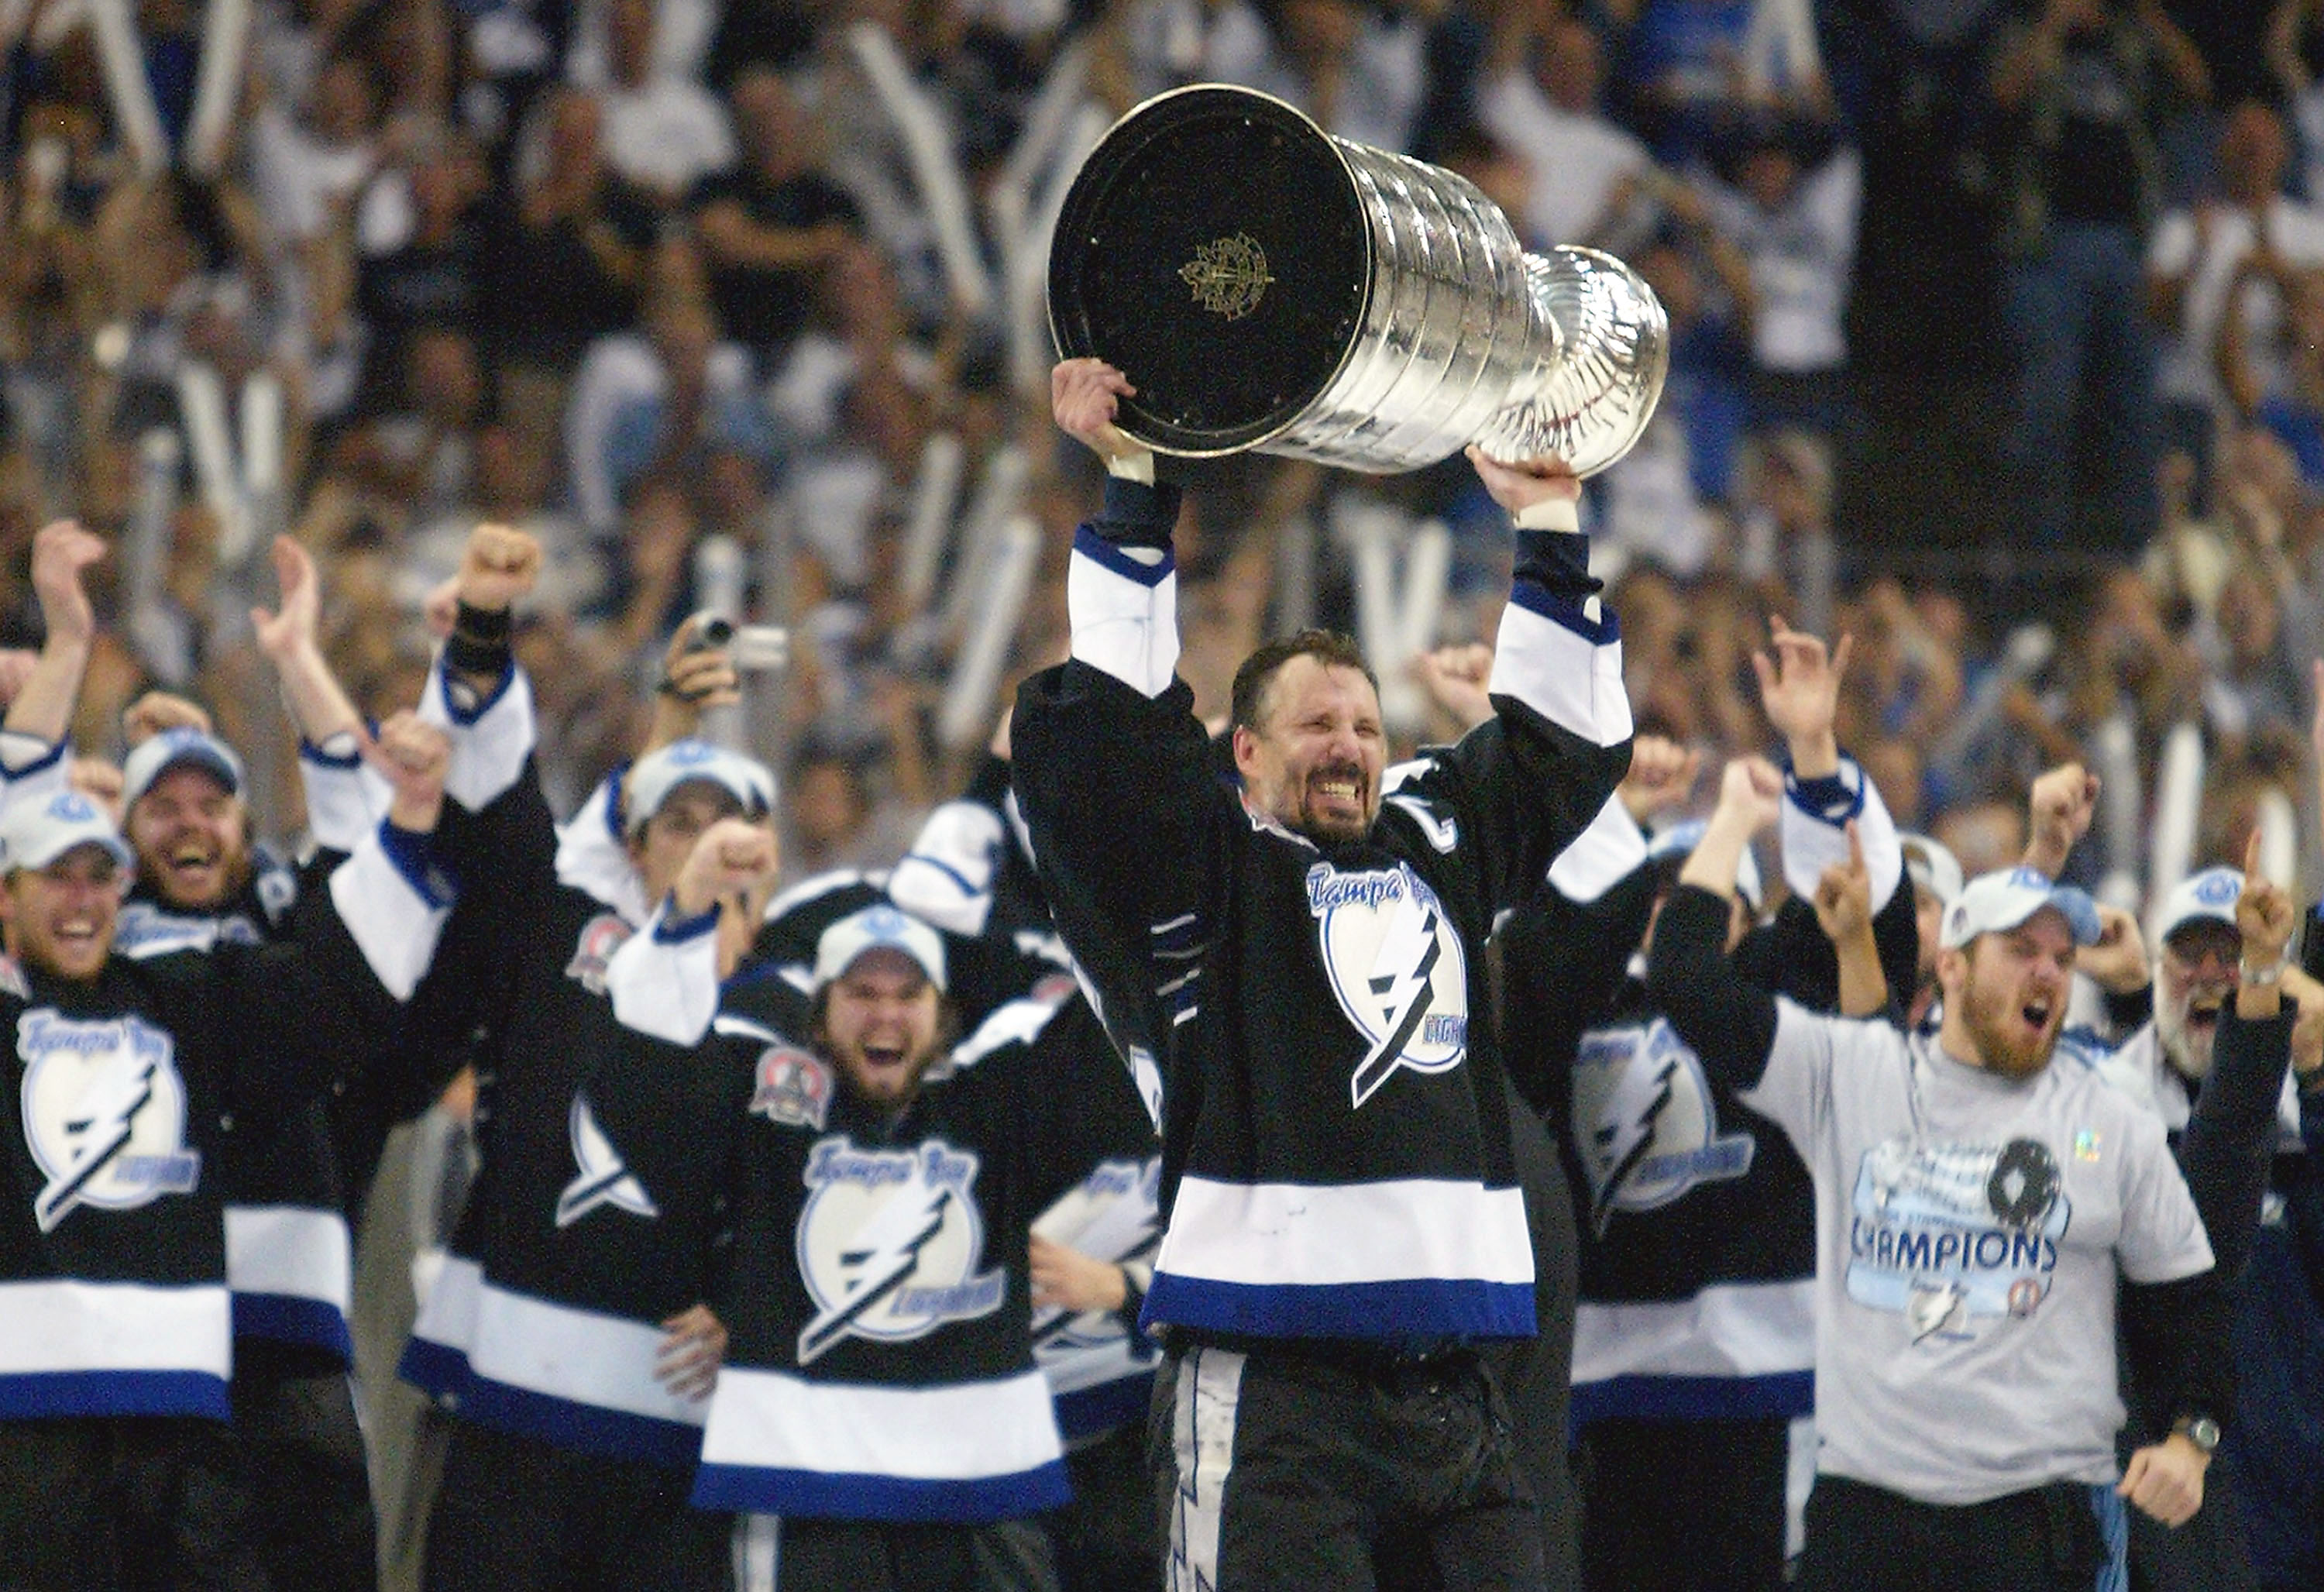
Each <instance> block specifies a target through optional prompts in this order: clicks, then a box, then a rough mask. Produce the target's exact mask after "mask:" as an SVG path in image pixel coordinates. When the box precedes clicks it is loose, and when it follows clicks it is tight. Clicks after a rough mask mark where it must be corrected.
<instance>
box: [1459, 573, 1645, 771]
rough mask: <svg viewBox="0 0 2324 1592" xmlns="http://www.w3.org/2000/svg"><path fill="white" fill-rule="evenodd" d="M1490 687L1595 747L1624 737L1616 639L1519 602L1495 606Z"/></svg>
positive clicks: (1626, 715)
mask: <svg viewBox="0 0 2324 1592" xmlns="http://www.w3.org/2000/svg"><path fill="white" fill-rule="evenodd" d="M1491 688H1492V690H1493V692H1494V693H1495V694H1496V695H1502V696H1514V697H1516V698H1517V700H1518V701H1519V702H1522V703H1524V704H1526V706H1527V707H1529V708H1531V709H1533V710H1534V712H1535V713H1539V714H1541V715H1542V717H1544V718H1545V719H1547V720H1548V721H1549V722H1551V723H1553V724H1556V725H1559V726H1560V727H1562V728H1563V729H1567V730H1571V731H1572V732H1573V733H1574V734H1576V735H1579V736H1580V737H1582V740H1584V741H1590V742H1591V743H1592V744H1593V745H1597V746H1612V745H1613V744H1615V743H1616V742H1617V741H1627V740H1628V739H1629V738H1630V694H1629V692H1628V690H1626V689H1625V688H1624V687H1623V685H1622V644H1621V643H1620V642H1619V641H1614V640H1609V641H1604V642H1600V641H1593V640H1591V639H1590V638H1588V637H1587V636H1584V635H1582V633H1581V632H1580V631H1578V630H1573V629H1572V628H1571V627H1569V626H1566V625H1563V624H1560V623H1558V622H1557V621H1555V620H1553V619H1545V618H1544V617H1543V616H1542V615H1540V614H1538V613H1535V612H1534V611H1533V610H1532V609H1530V608H1526V607H1525V606H1523V605H1522V604H1521V603H1510V604H1509V605H1508V607H1507V608H1505V609H1503V610H1502V611H1501V628H1500V634H1499V637H1498V638H1497V639H1496V640H1495V642H1494V646H1493V676H1492V680H1491Z"/></svg>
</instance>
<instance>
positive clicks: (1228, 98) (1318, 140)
mask: <svg viewBox="0 0 2324 1592" xmlns="http://www.w3.org/2000/svg"><path fill="white" fill-rule="evenodd" d="M1371 274H1372V244H1371V234H1370V230H1369V226H1368V225H1367V224H1366V222H1365V218H1364V211H1363V205H1362V202H1361V200H1360V198H1359V197H1358V195H1357V193H1356V189H1355V185H1354V179H1352V178H1351V175H1350V173H1349V170H1348V168H1347V165H1346V162H1345V161H1342V159H1341V158H1340V155H1339V153H1338V152H1337V151H1336V150H1334V149H1333V145H1332V143H1331V141H1330V140H1329V139H1328V138H1326V137H1325V136H1324V135H1323V133H1322V132H1320V131H1319V130H1318V129H1317V128H1316V126H1315V124H1314V123H1312V122H1310V121H1309V120H1308V119H1307V118H1306V117H1305V116H1303V115H1300V114H1299V113H1298V112H1297V111H1296V110H1294V109H1292V108H1291V107H1290V106H1286V105H1284V104H1283V103H1282V102H1280V101H1278V100H1276V99H1273V98H1270V97H1268V96H1266V95H1263V94H1256V93H1253V92H1251V91H1250V90H1248V89H1241V88H1231V87H1220V86H1216V85H1203V86H1200V87H1193V88H1182V89H1178V90H1176V91H1175V92H1173V93H1169V94H1165V95H1162V96H1159V97H1157V98H1154V99H1150V100H1148V101H1147V102H1146V104H1145V105H1143V106H1139V108H1138V109H1137V110H1135V111H1132V112H1131V113H1130V115H1128V116H1126V117H1124V118H1123V119H1122V120H1121V121H1120V123H1118V124H1115V126H1114V127H1113V129H1112V130H1111V132H1109V133H1107V134H1106V135H1105V137H1104V139H1103V140H1102V141H1101V142H1100V143H1099V144H1098V146H1097V148H1096V149H1094V150H1093V151H1092V152H1091V153H1090V156H1089V159H1088V160H1087V161H1084V163H1083V166H1082V169H1081V171H1080V173H1079V174H1078V175H1077V176H1076V177H1075V178H1074V185H1073V188H1072V189H1071V190H1070V191H1069V192H1068V193H1067V194H1066V196H1065V208H1064V211H1063V213H1062V214H1061V215H1060V216H1059V218H1058V222H1057V231H1056V241H1055V242H1054V243H1053V244H1051V246H1050V251H1049V327H1050V330H1051V333H1052V334H1053V335H1054V336H1055V337H1056V343H1057V347H1058V350H1059V352H1060V353H1061V354H1063V355H1064V356H1065V357H1067V358H1077V357H1081V356H1084V355H1095V356H1097V357H1098V358H1101V359H1103V360H1104V361H1106V362H1107V363H1109V364H1112V365H1114V366H1117V367H1118V368H1120V371H1121V372H1122V373H1123V374H1125V375H1127V376H1128V377H1129V378H1130V382H1131V383H1132V384H1134V385H1135V386H1136V387H1137V388H1138V395H1137V397H1135V398H1133V399H1130V400H1125V401H1124V402H1123V404H1122V406H1121V410H1120V416H1119V424H1120V426H1121V428H1122V429H1123V430H1124V431H1126V432H1128V433H1129V434H1130V436H1132V437H1136V438H1137V439H1138V440H1139V441H1140V442H1143V443H1145V444H1146V445H1147V446H1149V447H1152V448H1155V449H1157V451H1159V452H1163V453H1170V454H1180V455H1192V456H1204V455H1212V454H1223V453H1232V452H1235V451H1237V450H1239V449H1241V448H1247V447H1252V446H1258V445H1259V444H1261V443H1264V442H1266V441H1267V440H1268V438H1270V437H1275V436H1276V435H1277V434H1278V433H1280V432H1282V431H1283V430H1285V429H1286V428H1288V427H1289V426H1290V425H1291V423H1292V422H1293V421H1294V420H1296V419H1298V418H1299V416H1300V414H1301V412H1302V411H1303V410H1305V409H1306V408H1307V407H1308V405H1310V404H1311V403H1313V402H1314V400H1315V399H1316V398H1317V397H1318V396H1319V395H1320V394H1321V393H1322V392H1323V390H1324V389H1325V388H1326V387H1328V386H1329V385H1330V384H1331V382H1332V380H1333V377H1335V376H1337V375H1338V374H1339V373H1340V370H1341V368H1342V366H1343V365H1344V364H1345V363H1347V360H1348V357H1349V355H1350V354H1351V351H1352V350H1353V348H1354V346H1355V344H1356V341H1357V336H1358V333H1359V332H1360V330H1361V328H1362V327H1363V324H1364V314H1365V308H1366V302H1367V299H1368V298H1369V293H1370V289H1371Z"/></svg>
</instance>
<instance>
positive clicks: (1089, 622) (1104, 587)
mask: <svg viewBox="0 0 2324 1592" xmlns="http://www.w3.org/2000/svg"><path fill="white" fill-rule="evenodd" d="M1177 567H1178V566H1177V562H1176V559H1175V558H1173V557H1171V554H1170V550H1169V548H1167V547H1164V548H1152V547H1143V546H1131V547H1125V546H1121V545H1120V544H1117V543H1115V542H1112V541H1109V540H1108V539H1107V538H1104V537H1102V536H1101V535H1099V534H1098V533H1097V532H1096V531H1094V530H1093V529H1091V528H1090V527H1088V526H1086V525H1084V526H1083V527H1082V528H1081V529H1079V530H1078V531H1076V532H1074V552H1073V561H1072V563H1071V564H1070V565H1069V566H1068V567H1067V569H1066V574H1065V606H1066V610H1067V612H1070V613H1071V614H1072V616H1073V627H1074V644H1073V652H1074V658H1078V659H1080V660H1081V661H1082V662H1084V663H1085V664H1088V665H1089V666H1090V667H1093V668H1096V669H1102V670H1103V671H1104V672H1105V673H1106V674H1109V675H1111V676H1113V677H1114V678H1115V679H1117V680H1119V681H1120V682H1121V683H1122V684H1123V685H1125V686H1129V687H1130V688H1131V689H1132V690H1134V691H1136V692H1137V693H1139V695H1141V696H1145V697H1147V698H1148V699H1151V698H1153V697H1157V696H1159V695H1162V693H1163V692H1165V691H1167V690H1168V689H1169V688H1170V680H1171V676H1172V674H1173V672H1174V671H1175V670H1176V668H1177V667H1178V574H1177Z"/></svg>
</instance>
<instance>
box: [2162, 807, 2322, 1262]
mask: <svg viewBox="0 0 2324 1592" xmlns="http://www.w3.org/2000/svg"><path fill="white" fill-rule="evenodd" d="M2259 847H2260V837H2259V832H2258V831H2257V830H2254V831H2253V832H2252V835H2251V840H2250V842H2249V844H2248V845H2247V846H2246V848H2245V852H2244V888H2243V889H2242V891H2241V892H2240V893H2239V894H2238V895H2237V896H2236V932H2237V933H2239V934H2241V935H2242V936H2243V965H2242V967H2241V969H2240V971H2239V972H2238V975H2237V978H2236V998H2235V1007H2234V1012H2233V1016H2232V1017H2227V1016H2223V1017H2221V1019H2220V1023H2219V1033H2218V1042H2217V1043H2216V1044H2215V1045H2214V1046H2213V1054H2212V1063H2211V1072H2210V1075H2209V1077H2208V1078H2206V1079H2205V1080H2204V1081H2203V1088H2202V1092H2201V1093H2199V1095H2197V1096H2196V1099H2195V1107H2194V1110H2193V1111H2192V1112H2191V1113H2190V1116H2189V1118H2188V1120H2187V1130H2186V1132H2185V1133H2184V1134H2182V1135H2181V1136H2180V1140H2179V1167H2180V1170H2181V1172H2182V1173H2184V1174H2185V1175H2186V1179H2187V1188H2188V1191H2189V1192H2190V1193H2192V1194H2193V1195H2194V1196H2195V1209H2196V1210H2199V1211H2200V1212H2201V1213H2202V1217H2203V1230H2204V1231H2205V1232H2207V1233H2209V1235H2210V1238H2211V1254H2212V1258H2213V1262H2214V1264H2215V1265H2216V1266H2217V1267H2218V1275H2220V1276H2221V1277H2222V1278H2223V1279H2226V1280H2227V1281H2228V1282H2230V1283H2232V1282H2233V1281H2234V1279H2235V1278H2236V1277H2237V1276H2238V1275H2241V1274H2242V1271H2243V1269H2244V1266H2245V1265H2246V1262H2247V1261H2248V1260H2249V1259H2250V1258H2251V1248H2252V1243H2253V1240H2254V1239H2255V1238H2256V1237H2257V1235H2258V1231H2259V1217H2260V1202H2261V1201H2262V1200H2263V1198H2264V1196H2265V1194H2266V1192H2267V1178H2268V1172H2269V1169H2270V1167H2271V1165H2272V1164H2273V1160H2274V1154H2275V1141H2276V1132H2277V1127H2276V1107H2277V1103H2278V1101H2279V1100H2282V1094H2283V1073H2284V1068H2285V1066H2286V1065H2287V1064H2288V1063H2290V1061H2291V1059H2292V1020H2293V1018H2294V1017H2295V1016H2296V1015H2297V1008H2292V1007H2291V1006H2289V1005H2288V1004H2287V1003H2286V1002H2285V1000H2284V998H2283V983H2282V980H2283V975H2284V972H2285V956H2286V954H2287V951H2288V948H2289V947H2290V945H2291V943H2292V929H2293V928H2294V927H2295V926H2296V925H2297V921H2298V916H2299V915H2298V914H2297V913H2296V912H2295V911H2294V910H2293V907H2292V896H2291V893H2290V892H2289V891H2287V890H2285V889H2284V888H2282V886H2280V885H2278V884H2276V883H2275V882H2274V881H2273V879H2268V878H2266V877H2264V875H2263V874H2262V873H2261V872H2260V871H2259Z"/></svg>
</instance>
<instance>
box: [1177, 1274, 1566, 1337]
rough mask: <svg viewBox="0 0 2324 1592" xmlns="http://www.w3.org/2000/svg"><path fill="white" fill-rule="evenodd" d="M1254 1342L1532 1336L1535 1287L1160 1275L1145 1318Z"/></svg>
mask: <svg viewBox="0 0 2324 1592" xmlns="http://www.w3.org/2000/svg"><path fill="white" fill-rule="evenodd" d="M1141 1320H1142V1322H1143V1324H1144V1325H1146V1326H1147V1327H1148V1328H1149V1329H1150V1328H1153V1327H1156V1326H1160V1325H1165V1324H1167V1325H1173V1326H1181V1327H1193V1328H1196V1329H1205V1328H1206V1329H1208V1330H1212V1331H1215V1332H1234V1333H1239V1334H1243V1335H1247V1336H1250V1337H1254V1338H1364V1339H1377V1338H1382V1337H1396V1338H1530V1337H1532V1336H1533V1335H1534V1331H1535V1326H1534V1314H1533V1284H1531V1283H1492V1282H1485V1281H1481V1280H1480V1279H1477V1278H1462V1279H1458V1280H1447V1279H1443V1278H1435V1277H1406V1278H1400V1279H1397V1280H1394V1281H1388V1282H1375V1283H1310V1284H1289V1283H1222V1282H1219V1281H1217V1280H1216V1279H1214V1278H1211V1277H1185V1276H1179V1275H1175V1274H1173V1273H1169V1272H1164V1271H1157V1272H1156V1273H1155V1274H1154V1286H1153V1288H1152V1289H1151V1290H1149V1291H1148V1293H1147V1295H1146V1309H1145V1312H1144V1315H1143V1316H1142V1318H1141Z"/></svg>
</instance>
